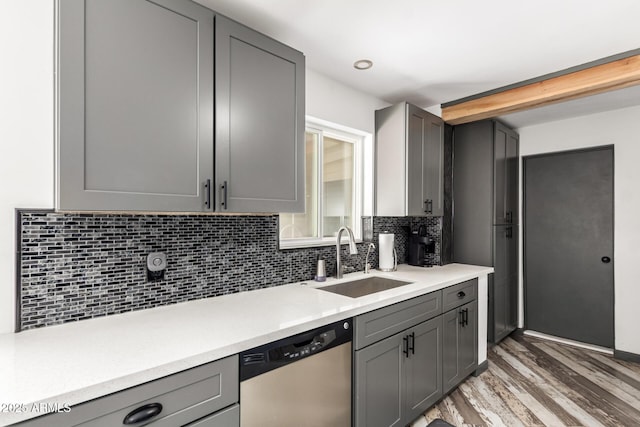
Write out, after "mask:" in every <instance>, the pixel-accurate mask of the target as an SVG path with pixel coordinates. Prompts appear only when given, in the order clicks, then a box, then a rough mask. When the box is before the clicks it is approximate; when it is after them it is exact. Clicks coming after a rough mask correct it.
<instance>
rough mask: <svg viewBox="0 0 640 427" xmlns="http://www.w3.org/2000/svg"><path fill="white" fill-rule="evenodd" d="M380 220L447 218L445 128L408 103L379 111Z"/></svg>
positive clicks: (377, 154)
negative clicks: (445, 211)
mask: <svg viewBox="0 0 640 427" xmlns="http://www.w3.org/2000/svg"><path fill="white" fill-rule="evenodd" d="M375 120H376V173H375V176H376V215H379V216H442V215H443V209H444V205H443V203H444V198H443V191H444V187H443V185H444V174H443V165H444V122H443V121H442V119H440V118H439V117H437V116H435V115H433V114H431V113H429V112H427V111H424V110H422V109H421V108H418V107H416V106H415V105H412V104H409V103H407V102H402V103H399V104H397V105H394V106H391V107H387V108H384V109H381V110H378V111H376V114H375Z"/></svg>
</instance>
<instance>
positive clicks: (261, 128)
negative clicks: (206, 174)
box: [215, 15, 305, 212]
mask: <svg viewBox="0 0 640 427" xmlns="http://www.w3.org/2000/svg"><path fill="white" fill-rule="evenodd" d="M215 57H216V83H215V86H216V183H217V191H216V193H215V198H216V200H217V202H216V209H217V210H220V211H230V212H304V208H305V206H304V194H305V189H304V150H305V146H304V131H305V106H304V103H305V98H304V90H305V83H304V81H305V58H304V55H303V54H302V53H300V52H298V51H296V50H294V49H292V48H290V47H288V46H285V45H283V44H282V43H279V42H277V41H275V40H273V39H271V38H269V37H267V36H264V35H262V34H260V33H258V32H256V31H253V30H252V29H250V28H247V27H245V26H243V25H241V24H238V23H237V22H234V21H231V20H229V19H227V18H224V17H223V16H219V15H218V16H216V54H215Z"/></svg>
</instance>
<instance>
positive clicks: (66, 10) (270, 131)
mask: <svg viewBox="0 0 640 427" xmlns="http://www.w3.org/2000/svg"><path fill="white" fill-rule="evenodd" d="M57 4H58V20H57V23H56V24H57V25H56V28H57V31H58V40H59V43H58V46H57V47H58V49H57V52H58V58H57V59H58V61H57V64H58V69H57V80H56V95H57V96H56V99H57V107H58V108H57V120H58V134H57V138H56V161H57V165H56V173H57V177H56V208H57V209H58V210H65V211H96V210H99V211H120V210H124V211H173V212H208V211H214V210H219V211H223V212H303V211H304V120H305V116H304V115H305V105H304V103H305V100H304V87H305V84H304V75H305V74H304V67H305V61H304V56H303V55H302V54H301V53H300V52H298V51H295V50H294V49H292V48H290V47H288V46H285V45H283V44H282V43H279V42H277V41H275V40H273V39H271V38H269V37H266V36H264V35H262V34H260V33H258V32H256V31H253V30H251V29H250V28H247V27H245V26H243V25H241V24H238V23H236V22H234V21H231V20H229V19H227V18H225V17H223V16H220V15H216V14H215V12H214V11H212V10H209V9H207V8H205V7H203V6H201V5H199V4H197V3H195V2H192V1H189V0H149V1H143V0H109V1H90V0H60V1H59V2H57ZM214 76H215V81H214ZM214 127H215V129H214ZM214 159H215V165H214Z"/></svg>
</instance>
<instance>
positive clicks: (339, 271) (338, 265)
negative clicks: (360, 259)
mask: <svg viewBox="0 0 640 427" xmlns="http://www.w3.org/2000/svg"><path fill="white" fill-rule="evenodd" d="M343 231H346V232H347V235H348V236H349V254H350V255H355V254H357V253H358V248H357V247H356V240H355V238H354V237H353V231H351V229H350V228H349V227H340V229H339V230H338V237H337V238H336V279H342V263H341V262H340V240H341V239H342V232H343Z"/></svg>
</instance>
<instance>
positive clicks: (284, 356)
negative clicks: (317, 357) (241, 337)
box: [240, 319, 353, 381]
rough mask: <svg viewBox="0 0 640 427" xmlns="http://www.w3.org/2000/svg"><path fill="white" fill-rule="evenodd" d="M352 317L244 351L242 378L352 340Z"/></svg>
mask: <svg viewBox="0 0 640 427" xmlns="http://www.w3.org/2000/svg"><path fill="white" fill-rule="evenodd" d="M352 329H353V328H352V321H351V319H347V320H341V321H340V322H336V323H332V324H330V325H327V326H322V327H320V328H317V329H313V330H311V331H307V332H303V333H301V334H298V335H294V336H292V337H288V338H283V339H281V340H278V341H275V342H272V343H269V344H265V345H262V346H260V347H256V348H253V349H251V350H247V351H244V352H242V353H240V381H244V380H246V379H249V378H252V377H255V376H257V375H260V374H262V373H265V372H268V371H271V370H273V369H276V368H279V367H281V366H284V365H286V364H289V363H293V362H295V361H297V360H300V359H303V358H306V357H309V356H313V355H314V354H317V353H320V352H322V351H324V350H328V349H330V348H333V347H336V346H338V345H341V344H344V343H347V342H351V340H352V337H353V331H352Z"/></svg>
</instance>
